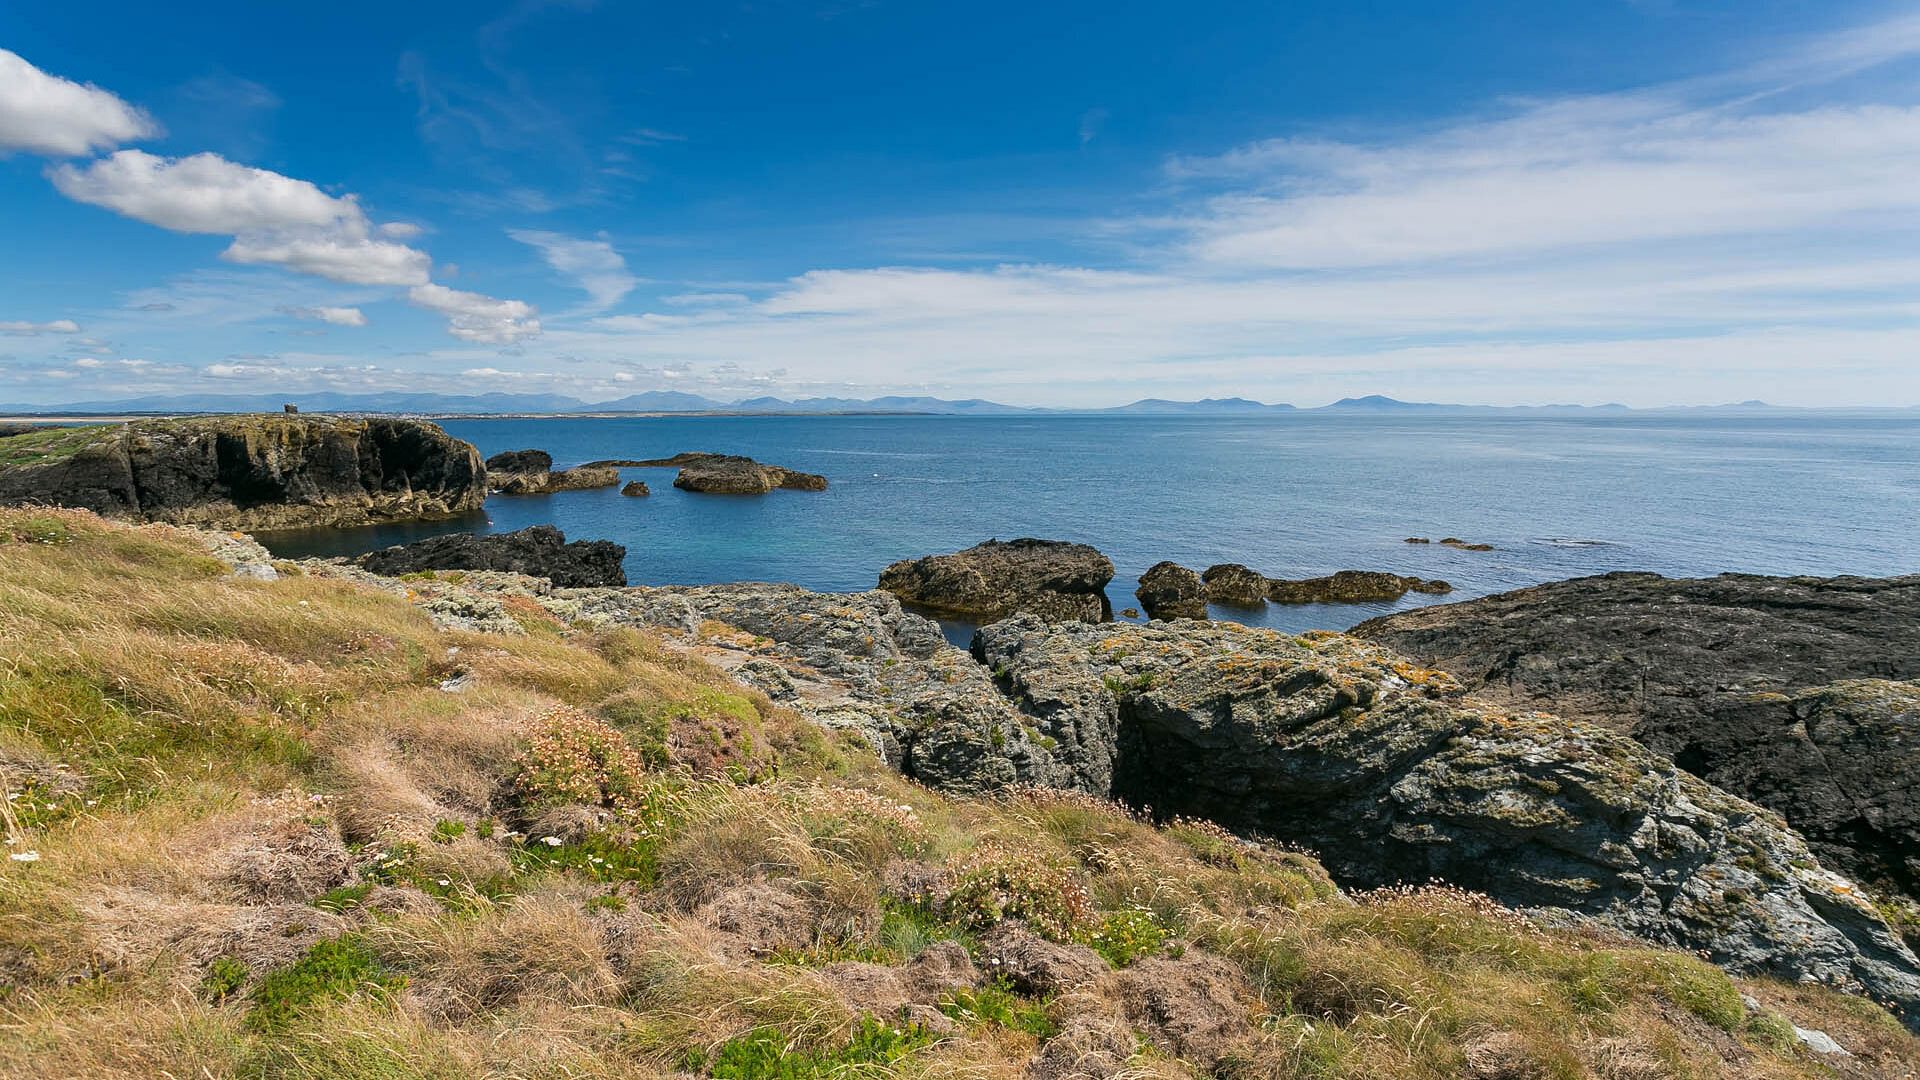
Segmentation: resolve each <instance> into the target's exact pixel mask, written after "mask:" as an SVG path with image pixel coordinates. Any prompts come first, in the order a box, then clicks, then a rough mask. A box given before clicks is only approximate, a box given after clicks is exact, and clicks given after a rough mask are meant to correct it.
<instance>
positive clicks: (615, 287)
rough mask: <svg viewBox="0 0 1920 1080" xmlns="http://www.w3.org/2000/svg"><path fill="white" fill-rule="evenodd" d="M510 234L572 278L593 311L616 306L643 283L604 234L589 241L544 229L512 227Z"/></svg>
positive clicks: (548, 263) (509, 230)
mask: <svg viewBox="0 0 1920 1080" xmlns="http://www.w3.org/2000/svg"><path fill="white" fill-rule="evenodd" d="M507 235H508V236H511V237H512V238H514V239H515V240H518V241H519V242H521V243H523V244H526V245H527V246H529V247H532V248H534V249H535V250H537V251H539V252H540V256H541V258H543V259H545V260H546V263H547V265H548V266H550V267H552V268H553V269H554V270H556V271H558V272H560V273H562V274H565V275H566V276H567V277H569V278H572V279H573V281H574V282H575V283H576V284H578V285H579V286H580V288H581V290H583V291H584V292H585V293H586V294H587V296H588V298H589V299H590V301H591V307H590V308H589V310H591V311H596V312H597V311H605V310H607V309H608V308H610V307H613V306H614V305H615V304H618V303H619V302H620V301H622V300H624V299H626V296H627V294H628V293H630V292H632V291H633V289H634V286H636V285H638V284H639V283H640V279H639V278H637V277H635V276H634V275H633V274H632V273H631V272H629V271H628V270H627V260H626V259H624V258H622V257H621V256H620V253H619V252H617V251H615V250H614V249H613V244H612V243H611V242H609V241H608V240H607V238H606V236H605V235H604V234H603V235H601V236H600V237H598V238H597V239H591V240H589V239H583V238H580V237H576V236H567V235H565V234H563V233H557V232H547V231H545V230H541V229H508V230H507Z"/></svg>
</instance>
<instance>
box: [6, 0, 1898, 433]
mask: <svg viewBox="0 0 1920 1080" xmlns="http://www.w3.org/2000/svg"><path fill="white" fill-rule="evenodd" d="M1917 241H1920V4H1916V3H1912V2H1907V3H1886V2H1865V3H1854V2H1847V0H1824V2H1812V0H1744V2H1741V3H1737V4H1735V3H1727V2H1713V3H1708V2H1704V0H1579V2H1573V0H1563V2H1545V0H1528V2H1494V0H1454V2H1449V3H1445V4H1435V3H1431V2H1430V0H1373V2H1366V0H1353V2H1347V3H1320V4H1308V3H1275V2H1265V3H1254V2H1247V3H1239V2H1224V0H1222V2H1216V0H1188V2H1185V3H1179V4H1172V3H1142V2H1133V0H1103V2H1100V3H1090V2H1080V0H1059V2H1054V3H1047V4H1034V3H1032V2H1031V0H1026V2H1022V3H1002V2H999V0H973V2H969V3H966V4H956V3H945V2H932V0H920V2H906V0H868V2H861V0H811V2H799V0H753V2H744V3H741V2H735V3H727V2H713V3H699V4H690V3H679V4H669V3H650V4H638V3H615V2H613V0H603V2H600V3H593V2H591V0H572V2H568V0H544V2H543V0H520V2H508V3H502V2H497V0H496V2H490V0H465V2H461V3H427V2H409V3H404V4H394V3H390V2H388V3H382V4H378V5H375V4H370V3H360V2H356V0H342V2H338V3H333V4H328V5H283V4H258V3H238V2H217V0H215V2H202V3H196V4H192V5H161V4H152V3H138V4H135V3H89V2H86V0H69V2H66V3H63V4H58V5H55V4H12V5H5V6H0V404H5V405H20V404H25V405H38V404H55V403H72V402H86V401H97V400H110V399H116V398H127V397H133V396H139V395H147V394H184V393H196V394H198V393H206V394H247V393H270V394H277V395H285V396H287V397H288V398H290V399H297V398H298V396H299V394H301V393H311V392H317V391H323V390H324V391H339V392H363V391H364V392H378V391H393V390H406V391H429V392H447V393H487V392H495V391H500V392H508V393H556V394H566V395H570V396H574V397H578V398H582V399H584V400H589V401H599V400H607V399H612V398H616V397H620V396H624V395H627V394H632V393H637V392H641V391H646V390H680V391H687V392H691V393H698V394H703V395H706V396H709V397H714V398H718V399H721V400H732V399H736V398H742V397H750V396H758V395H762V394H774V395H779V396H782V397H789V398H792V397H805V396H816V395H829V396H853V397H871V396H877V395H882V394H932V395H937V396H941V397H950V398H958V397H976V396H977V397H986V398H991V399H994V400H999V401H1005V402H1009V403H1015V404H1030V405H1055V406H1104V405H1114V404H1120V403H1124V402H1127V401H1131V400H1134V399H1136V398H1141V397H1166V398H1180V399H1188V398H1198V397H1208V396H1233V395H1238V396H1245V397H1251V398H1256V399H1259V400H1264V401H1287V402H1292V403H1295V404H1299V405H1316V404H1322V403H1325V402H1327V401H1330V400H1333V399H1335V398H1339V397H1343V396H1349V395H1360V394H1371V393H1382V394H1388V395H1391V396H1394V397H1398V398H1402V399H1406V400H1423V401H1448V402H1473V403H1488V404H1544V403H1559V402H1567V403H1582V404H1598V403H1602V402H1624V403H1627V404H1631V405H1664V404H1712V403H1718V402H1728V401H1742V400H1749V399H1761V400H1766V401H1770V402H1775V403H1780V404H1798V405H1901V406H1907V405H1917V404H1920V243H1917Z"/></svg>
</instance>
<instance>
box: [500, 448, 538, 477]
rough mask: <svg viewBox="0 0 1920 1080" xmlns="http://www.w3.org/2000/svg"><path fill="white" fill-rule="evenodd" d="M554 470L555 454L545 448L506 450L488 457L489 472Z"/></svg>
mask: <svg viewBox="0 0 1920 1080" xmlns="http://www.w3.org/2000/svg"><path fill="white" fill-rule="evenodd" d="M552 471H553V455H552V454H549V453H547V452H546V451H545V450H506V451H503V452H501V453H498V454H495V455H493V456H492V457H490V458H488V459H487V473H488V475H492V474H494V473H546V472H552Z"/></svg>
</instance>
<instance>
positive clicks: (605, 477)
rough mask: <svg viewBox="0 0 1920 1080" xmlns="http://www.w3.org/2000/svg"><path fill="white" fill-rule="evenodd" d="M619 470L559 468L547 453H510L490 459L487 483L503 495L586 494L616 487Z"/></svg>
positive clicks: (597, 466)
mask: <svg viewBox="0 0 1920 1080" xmlns="http://www.w3.org/2000/svg"><path fill="white" fill-rule="evenodd" d="M619 482H620V473H619V471H618V470H616V469H613V468H611V467H608V466H601V465H578V466H575V467H574V468H571V469H555V468H554V467H553V455H551V454H549V453H547V452H546V451H545V450H508V451H506V452H504V453H499V454H495V455H493V456H492V457H490V458H488V459H487V483H488V486H490V487H491V488H493V490H494V491H496V492H498V493H500V494H502V495H550V494H552V493H554V492H556V491H583V490H586V489H588V488H603V487H613V486H614V485H616V484H618V483H619Z"/></svg>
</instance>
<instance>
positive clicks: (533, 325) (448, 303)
mask: <svg viewBox="0 0 1920 1080" xmlns="http://www.w3.org/2000/svg"><path fill="white" fill-rule="evenodd" d="M407 299H409V300H411V301H413V303H415V304H417V305H418V306H420V307H423V308H426V309H428V310H429V311H437V312H439V313H440V314H442V315H445V316H446V317H447V333H449V334H452V335H453V336H454V337H457V338H459V339H460V340H462V341H471V342H474V343H475V344H482V345H510V344H512V343H514V342H516V341H522V340H524V339H526V338H530V337H533V336H534V335H536V334H538V333H539V332H540V320H539V319H537V318H535V317H534V316H535V315H536V314H537V312H536V311H535V309H534V307H533V305H532V304H529V303H526V302H525V301H522V300H496V299H494V298H493V297H491V296H482V295H480V294H479V293H470V292H462V291H460V290H459V289H449V288H447V287H446V286H445V285H431V284H429V285H418V286H415V287H414V288H412V289H410V290H408V292H407Z"/></svg>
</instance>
